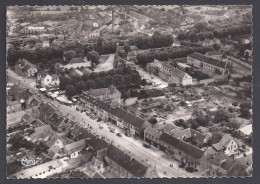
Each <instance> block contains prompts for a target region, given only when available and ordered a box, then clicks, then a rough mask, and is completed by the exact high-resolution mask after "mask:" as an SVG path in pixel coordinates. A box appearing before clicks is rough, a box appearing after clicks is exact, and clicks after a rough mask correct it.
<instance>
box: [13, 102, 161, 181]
mask: <svg viewBox="0 0 260 184" xmlns="http://www.w3.org/2000/svg"><path fill="white" fill-rule="evenodd" d="M37 109H38V111H39V118H40V120H39V121H40V122H45V123H47V124H48V125H46V124H44V123H42V126H39V127H36V128H35V129H34V130H35V131H34V133H32V134H31V135H29V136H28V137H26V138H27V139H28V140H29V141H33V142H37V141H44V142H45V144H46V145H47V146H48V147H49V149H48V153H47V154H45V157H47V158H49V159H52V160H53V161H57V160H60V161H61V162H62V163H63V166H64V164H65V165H66V160H64V159H60V158H63V157H65V158H66V157H69V158H68V159H72V158H75V157H78V156H80V155H81V152H82V151H83V150H84V149H85V148H86V149H87V150H88V149H91V150H92V151H93V153H94V159H93V161H92V162H91V166H90V167H91V169H92V170H94V171H95V174H94V176H93V177H94V178H95V175H96V174H97V173H98V174H100V175H101V176H102V173H103V172H106V171H109V172H112V173H113V174H114V175H115V176H116V177H128V178H130V177H131V178H132V177H136V178H139V177H148V178H150V177H157V173H156V171H155V169H154V168H152V167H151V166H150V165H149V164H147V163H144V162H143V161H139V160H137V159H136V158H135V156H134V155H133V154H131V152H129V151H126V150H124V149H123V148H119V147H117V146H115V145H113V144H112V143H109V142H107V141H106V140H104V139H103V138H102V137H99V136H97V135H95V134H93V133H92V132H91V131H90V130H87V129H85V128H83V127H81V126H79V125H78V124H77V123H76V122H74V121H68V122H67V123H65V124H66V126H64V129H63V130H62V131H60V133H59V134H57V133H56V132H55V131H53V130H58V129H56V128H55V127H56V125H55V126H54V125H53V124H55V123H56V121H55V120H51V119H52V118H54V117H53V116H54V114H57V113H58V112H57V111H58V109H56V108H55V107H53V106H51V105H50V104H48V103H41V104H40V105H39V107H38V108H37ZM51 111H53V112H51ZM33 114H35V113H33ZM51 114H53V115H51ZM58 114H59V113H58ZM49 116H50V117H49ZM61 117H62V115H61V114H60V118H61ZM29 119H32V117H31V115H29V114H28V113H27V114H26V115H25V116H24V120H25V121H26V120H29ZM58 121H59V118H58ZM58 131H59V130H58ZM64 133H65V135H66V136H67V137H68V138H70V139H68V138H66V137H64ZM44 164H47V165H48V164H49V162H47V163H43V165H44ZM41 165H42V164H41ZM41 165H38V166H35V167H32V168H33V169H34V170H36V169H37V168H39V167H40V168H41V169H39V170H38V171H37V172H27V171H28V170H30V169H32V168H29V169H25V170H23V171H20V172H18V173H15V174H13V175H12V176H10V177H15V178H41V176H42V175H44V176H45V175H46V174H47V175H48V177H49V176H51V175H53V174H57V173H60V172H62V170H58V171H57V170H56V171H57V172H54V171H53V170H52V168H47V170H44V169H43V168H45V167H41ZM63 170H65V168H63ZM51 171H53V172H51Z"/></svg>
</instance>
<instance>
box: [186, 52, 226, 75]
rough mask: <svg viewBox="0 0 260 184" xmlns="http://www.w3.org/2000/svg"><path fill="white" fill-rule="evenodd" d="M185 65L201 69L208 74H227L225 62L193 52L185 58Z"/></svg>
mask: <svg viewBox="0 0 260 184" xmlns="http://www.w3.org/2000/svg"><path fill="white" fill-rule="evenodd" d="M187 64H189V65H191V66H194V67H196V68H201V69H202V71H203V72H205V73H208V74H214V73H219V74H222V75H224V74H229V69H228V65H227V63H225V62H222V61H219V60H216V59H213V58H211V57H208V56H205V55H202V54H199V53H197V52H194V53H192V54H189V55H188V56H187Z"/></svg>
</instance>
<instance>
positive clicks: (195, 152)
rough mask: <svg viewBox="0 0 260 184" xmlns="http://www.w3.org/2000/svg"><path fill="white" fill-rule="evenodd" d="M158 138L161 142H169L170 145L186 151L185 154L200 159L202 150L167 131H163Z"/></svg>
mask: <svg viewBox="0 0 260 184" xmlns="http://www.w3.org/2000/svg"><path fill="white" fill-rule="evenodd" d="M160 140H161V141H162V142H165V143H166V144H169V145H171V146H172V147H174V148H176V149H178V150H180V151H182V152H184V153H186V154H187V155H190V156H192V157H193V158H195V159H200V158H201V157H202V156H203V154H204V151H203V150H201V149H199V148H197V147H195V146H193V145H191V144H189V143H186V142H184V141H182V140H181V139H178V138H176V137H173V136H171V135H169V134H167V133H163V134H162V135H161V136H160Z"/></svg>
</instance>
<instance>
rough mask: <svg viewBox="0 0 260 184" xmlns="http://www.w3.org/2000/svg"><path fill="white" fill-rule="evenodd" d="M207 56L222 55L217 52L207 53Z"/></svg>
mask: <svg viewBox="0 0 260 184" xmlns="http://www.w3.org/2000/svg"><path fill="white" fill-rule="evenodd" d="M206 54H207V55H209V56H214V55H222V54H221V53H220V52H218V51H209V52H207V53H206Z"/></svg>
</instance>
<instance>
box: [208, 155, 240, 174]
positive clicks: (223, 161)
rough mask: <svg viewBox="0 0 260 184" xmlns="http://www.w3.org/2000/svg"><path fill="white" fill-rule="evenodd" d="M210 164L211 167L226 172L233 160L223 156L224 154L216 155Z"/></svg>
mask: <svg viewBox="0 0 260 184" xmlns="http://www.w3.org/2000/svg"><path fill="white" fill-rule="evenodd" d="M210 162H211V164H212V165H215V166H219V167H221V168H222V169H224V170H226V171H228V170H229V169H230V168H231V167H232V166H233V164H234V163H235V160H234V159H232V158H230V157H229V156H227V155H225V154H224V153H218V154H217V155H215V156H214V157H213V160H211V161H210Z"/></svg>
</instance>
